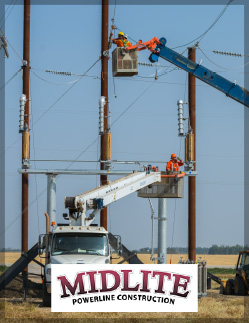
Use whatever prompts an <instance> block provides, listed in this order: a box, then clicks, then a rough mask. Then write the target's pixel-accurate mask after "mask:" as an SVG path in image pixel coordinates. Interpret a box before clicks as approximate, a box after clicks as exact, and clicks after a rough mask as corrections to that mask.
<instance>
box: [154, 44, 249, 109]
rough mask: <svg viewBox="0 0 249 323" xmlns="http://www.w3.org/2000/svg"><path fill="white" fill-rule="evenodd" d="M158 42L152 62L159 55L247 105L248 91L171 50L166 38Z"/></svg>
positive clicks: (248, 100) (248, 102)
mask: <svg viewBox="0 0 249 323" xmlns="http://www.w3.org/2000/svg"><path fill="white" fill-rule="evenodd" d="M159 42H160V43H159V44H157V46H156V48H155V50H154V51H153V53H152V54H151V55H150V58H149V60H150V61H151V62H152V63H155V62H157V61H158V57H161V58H163V59H165V60H167V61H168V62H170V63H172V64H174V65H176V66H177V67H179V68H181V69H183V70H185V71H186V72H188V73H191V74H192V75H194V76H195V77H196V78H198V79H199V80H201V81H203V82H205V83H207V84H209V85H211V86H212V87H214V88H216V89H217V90H220V91H221V92H223V93H225V94H226V96H228V97H230V98H232V99H234V100H236V101H238V102H239V103H241V104H244V105H245V106H247V107H249V91H247V90H246V89H244V88H242V87H240V86H239V85H237V84H236V83H232V82H230V81H228V80H227V79H225V78H224V77H222V76H220V75H218V74H216V73H215V72H212V71H211V70H209V69H208V68H206V67H204V66H202V65H200V64H196V63H194V62H192V61H191V60H189V59H188V58H186V57H184V56H183V55H181V54H179V53H177V52H175V51H173V50H172V49H170V48H168V47H166V46H165V44H166V39H165V38H161V39H159Z"/></svg>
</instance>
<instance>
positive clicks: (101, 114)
mask: <svg viewBox="0 0 249 323" xmlns="http://www.w3.org/2000/svg"><path fill="white" fill-rule="evenodd" d="M105 104H106V100H105V97H104V96H101V97H100V99H99V134H100V135H103V134H104V108H105Z"/></svg>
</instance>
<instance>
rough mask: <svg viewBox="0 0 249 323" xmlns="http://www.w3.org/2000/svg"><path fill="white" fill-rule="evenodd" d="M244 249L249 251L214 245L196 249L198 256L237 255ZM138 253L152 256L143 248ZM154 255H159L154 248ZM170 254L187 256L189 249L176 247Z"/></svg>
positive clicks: (241, 247)
mask: <svg viewBox="0 0 249 323" xmlns="http://www.w3.org/2000/svg"><path fill="white" fill-rule="evenodd" d="M243 249H247V250H248V249H249V248H248V247H245V248H244V247H243V246H241V245H238V244H237V245H236V246H224V245H221V246H218V245H216V244H214V245H212V247H210V248H207V247H196V253H197V254H198V255H237V254H238V253H239V251H241V250H243ZM133 252H136V253H143V254H151V248H149V247H147V248H141V249H139V250H133ZM154 253H157V248H154ZM167 253H168V254H187V253H188V248H186V247H185V248H182V247H174V248H167Z"/></svg>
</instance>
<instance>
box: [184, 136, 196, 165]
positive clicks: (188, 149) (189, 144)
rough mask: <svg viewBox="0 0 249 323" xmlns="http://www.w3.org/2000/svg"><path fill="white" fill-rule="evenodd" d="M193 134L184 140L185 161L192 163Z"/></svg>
mask: <svg viewBox="0 0 249 323" xmlns="http://www.w3.org/2000/svg"><path fill="white" fill-rule="evenodd" d="M194 144H195V143H194V134H188V135H187V137H186V138H185V161H194Z"/></svg>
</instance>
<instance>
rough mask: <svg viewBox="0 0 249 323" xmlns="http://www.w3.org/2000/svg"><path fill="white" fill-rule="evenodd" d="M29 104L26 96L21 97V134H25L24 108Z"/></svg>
mask: <svg viewBox="0 0 249 323" xmlns="http://www.w3.org/2000/svg"><path fill="white" fill-rule="evenodd" d="M26 102H27V99H26V95H25V94H22V96H21V97H20V116H19V132H24V108H25V104H26Z"/></svg>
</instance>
